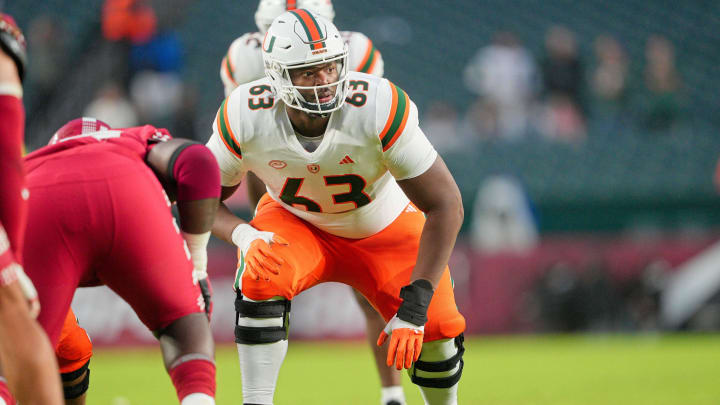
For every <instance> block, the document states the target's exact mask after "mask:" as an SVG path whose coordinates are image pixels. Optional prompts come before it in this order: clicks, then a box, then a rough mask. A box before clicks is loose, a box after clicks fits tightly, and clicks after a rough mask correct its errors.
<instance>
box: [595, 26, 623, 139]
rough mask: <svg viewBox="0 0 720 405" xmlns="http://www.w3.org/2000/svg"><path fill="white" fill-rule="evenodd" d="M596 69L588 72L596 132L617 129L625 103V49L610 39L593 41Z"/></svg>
mask: <svg viewBox="0 0 720 405" xmlns="http://www.w3.org/2000/svg"><path fill="white" fill-rule="evenodd" d="M594 45H595V47H594V48H595V60H596V63H597V65H596V67H595V70H594V71H593V73H592V81H591V87H592V94H593V99H594V100H593V107H594V112H593V121H596V122H598V123H599V129H600V131H603V132H607V131H613V130H617V129H618V126H619V124H620V123H621V121H623V120H624V118H625V117H624V113H625V110H626V108H627V101H628V83H627V80H628V60H627V55H626V53H625V50H624V49H623V47H622V46H621V45H620V43H619V42H618V41H617V39H615V38H614V37H612V36H609V35H601V36H599V37H597V38H596V39H595V44H594Z"/></svg>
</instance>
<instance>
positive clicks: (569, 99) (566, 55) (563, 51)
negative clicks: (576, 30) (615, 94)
mask: <svg viewBox="0 0 720 405" xmlns="http://www.w3.org/2000/svg"><path fill="white" fill-rule="evenodd" d="M541 69H542V82H543V94H544V100H543V107H542V108H541V109H540V117H539V129H540V132H541V133H542V134H543V135H545V136H547V137H548V138H553V139H560V140H570V141H574V140H579V139H582V138H584V136H585V118H584V115H585V114H584V112H583V102H582V92H583V80H584V79H583V77H584V72H583V65H582V63H581V61H580V57H579V54H578V47H577V42H576V40H575V34H573V33H572V32H571V31H570V30H568V29H567V28H565V27H562V26H553V27H551V28H550V29H549V30H548V32H547V34H546V36H545V56H544V58H543V60H542V62H541Z"/></svg>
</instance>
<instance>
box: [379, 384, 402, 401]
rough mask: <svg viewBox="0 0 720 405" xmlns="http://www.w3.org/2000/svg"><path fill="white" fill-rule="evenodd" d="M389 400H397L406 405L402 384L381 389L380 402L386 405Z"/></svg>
mask: <svg viewBox="0 0 720 405" xmlns="http://www.w3.org/2000/svg"><path fill="white" fill-rule="evenodd" d="M389 401H397V402H399V403H400V405H405V392H403V387H402V385H393V386H390V387H382V388H381V389H380V404H382V405H385V404H387V403H388V402H389Z"/></svg>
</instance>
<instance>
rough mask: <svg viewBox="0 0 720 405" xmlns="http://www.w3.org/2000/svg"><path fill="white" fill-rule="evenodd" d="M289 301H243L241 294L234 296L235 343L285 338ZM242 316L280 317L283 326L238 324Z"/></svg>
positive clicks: (287, 325) (263, 341) (271, 341)
mask: <svg viewBox="0 0 720 405" xmlns="http://www.w3.org/2000/svg"><path fill="white" fill-rule="evenodd" d="M289 315H290V301H288V300H276V301H262V302H251V301H244V300H243V299H242V294H241V293H240V292H238V293H237V297H236V298H235V343H242V344H249V345H254V344H260V343H275V342H279V341H281V340H286V339H287V337H288V330H289V327H290V317H289ZM240 317H243V318H282V319H283V326H265V327H252V326H241V325H239V324H238V321H239V320H240Z"/></svg>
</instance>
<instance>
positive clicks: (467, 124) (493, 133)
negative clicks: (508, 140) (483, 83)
mask: <svg viewBox="0 0 720 405" xmlns="http://www.w3.org/2000/svg"><path fill="white" fill-rule="evenodd" d="M498 114H499V113H498V108H497V104H494V103H488V102H486V101H485V100H483V99H478V100H477V101H475V102H474V103H473V104H472V105H470V107H469V108H468V109H467V111H466V112H465V116H464V117H463V119H462V123H461V128H460V132H461V134H462V135H463V137H465V138H468V139H472V138H480V139H490V138H497V137H499V136H500V135H499V129H498Z"/></svg>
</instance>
